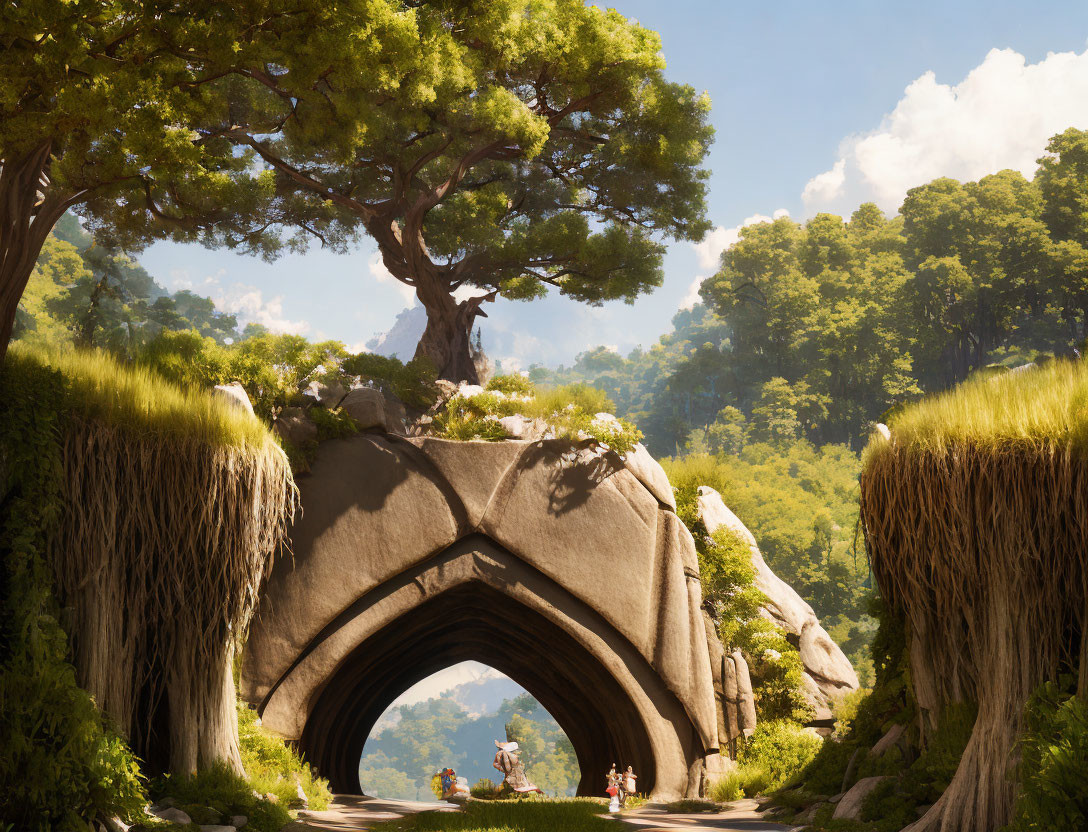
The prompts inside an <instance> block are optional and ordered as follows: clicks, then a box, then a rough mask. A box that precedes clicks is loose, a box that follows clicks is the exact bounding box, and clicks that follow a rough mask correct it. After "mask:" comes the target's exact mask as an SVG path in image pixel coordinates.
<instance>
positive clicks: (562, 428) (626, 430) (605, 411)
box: [433, 376, 642, 456]
mask: <svg viewBox="0 0 1088 832" xmlns="http://www.w3.org/2000/svg"><path fill="white" fill-rule="evenodd" d="M510 378H511V377H509V376H503V377H500V379H502V380H500V381H499V383H498V384H497V385H496V386H495V387H491V386H490V385H489V386H488V388H487V389H482V388H480V387H475V386H466V387H462V388H461V389H460V391H459V392H458V393H456V394H454V395H453V396H451V397H450V398H449V399H448V400H447V401H446V402H445V404H444V405H443V406H442V408H441V409H440V410H439V412H438V413H437V414H436V415H435V417H434V425H433V429H434V432H435V434H436V435H437V436H441V437H443V438H445V439H457V440H461V441H468V440H485V441H489V442H495V441H499V440H502V439H506V438H508V437H509V436H510V434H509V433H508V432H507V431H506V429H505V428H503V426H502V425H501V424H500V423H499V420H500V419H501V418H502V417H504V416H513V415H521V416H524V417H526V418H528V419H541V420H543V421H544V422H545V423H546V425H547V427H548V431H549V434H550V435H551V436H553V437H555V438H560V439H567V440H569V441H571V442H576V443H585V442H589V443H591V444H593V445H594V446H596V447H597V448H600V449H602V450H611V451H614V452H615V453H617V454H620V455H621V456H622V455H623V454H626V453H627V452H628V451H630V450H631V449H633V448H634V446H635V445H636V444H637V443H638V441H639V440H640V439H641V438H642V434H641V433H640V432H639V430H638V429H637V428H636V427H635V426H634V425H633V424H631V423H630V422H628V421H627V420H625V419H616V418H614V417H613V416H611V415H610V412H609V411H610V410H611V409H612V402H611V401H609V399H608V396H607V395H605V394H604V393H603V392H602V391H600V390H596V389H594V388H592V387H589V386H588V385H585V384H571V385H566V386H563V387H558V388H554V389H548V390H537V389H536V388H535V387H534V386H533V385H532V383H531V382H528V381H521V382H515V381H511V380H509V379H510ZM506 389H508V390H510V391H511V392H505V390H506ZM524 391H527V392H524Z"/></svg>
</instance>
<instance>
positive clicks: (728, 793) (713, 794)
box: [706, 766, 744, 803]
mask: <svg viewBox="0 0 1088 832" xmlns="http://www.w3.org/2000/svg"><path fill="white" fill-rule="evenodd" d="M706 793H707V797H709V798H710V799H711V800H713V801H715V802H716V803H732V802H733V801H734V800H740V799H741V798H742V797H744V783H743V775H742V773H741V770H740V767H739V766H738V767H737V768H734V769H733V770H732V771H730V772H729V773H727V774H726V775H725V776H724V777H722V778H720V779H718V780H714V781H712V782H711V783H710V785H709V786H708V787H707V792H706Z"/></svg>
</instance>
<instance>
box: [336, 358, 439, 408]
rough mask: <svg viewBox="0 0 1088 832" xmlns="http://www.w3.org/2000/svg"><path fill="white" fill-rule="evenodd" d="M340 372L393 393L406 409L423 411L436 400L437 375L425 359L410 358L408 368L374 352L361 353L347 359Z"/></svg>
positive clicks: (399, 362)
mask: <svg viewBox="0 0 1088 832" xmlns="http://www.w3.org/2000/svg"><path fill="white" fill-rule="evenodd" d="M341 370H342V371H343V372H344V373H346V374H347V375H349V376H358V377H359V379H360V380H361V381H364V382H372V383H374V384H375V385H376V386H377V387H378V388H380V389H381V390H383V391H384V392H388V393H392V394H393V395H395V396H396V397H397V398H398V399H400V400H401V401H402V402H404V403H405V404H406V405H408V406H409V407H416V408H419V409H421V410H425V409H427V408H428V407H430V406H431V405H432V404H434V402H435V399H437V398H438V389H437V388H436V387H435V385H434V382H435V379H436V378H437V377H438V372H437V370H435V368H434V365H433V364H432V363H431V362H430V361H429V360H428V359H426V358H413V359H412V360H411V361H409V362H408V363H407V364H405V363H404V362H402V361H400V360H399V359H397V358H395V357H394V358H387V357H386V356H384V355H378V354H377V353H373V352H361V353H359V354H358V355H353V356H351V357H350V358H348V359H346V360H345V361H344V362H343V364H342V365H341Z"/></svg>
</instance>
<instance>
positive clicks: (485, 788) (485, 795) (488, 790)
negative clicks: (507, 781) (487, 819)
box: [469, 777, 498, 800]
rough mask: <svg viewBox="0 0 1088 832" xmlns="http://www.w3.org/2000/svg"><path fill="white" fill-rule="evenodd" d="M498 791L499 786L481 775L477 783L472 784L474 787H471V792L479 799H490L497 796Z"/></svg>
mask: <svg viewBox="0 0 1088 832" xmlns="http://www.w3.org/2000/svg"><path fill="white" fill-rule="evenodd" d="M497 792H498V786H496V785H495V784H494V782H492V781H491V780H489V779H488V778H486V777H481V778H480V779H479V780H477V781H476V782H475V783H473V784H472V788H471V789H469V794H471V795H472V796H473V797H475V798H477V799H478V800H489V799H491V798H494V797H495V794H496V793H497Z"/></svg>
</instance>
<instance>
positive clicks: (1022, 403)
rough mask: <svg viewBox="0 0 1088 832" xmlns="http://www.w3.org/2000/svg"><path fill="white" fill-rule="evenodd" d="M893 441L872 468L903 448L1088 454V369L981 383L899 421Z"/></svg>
mask: <svg viewBox="0 0 1088 832" xmlns="http://www.w3.org/2000/svg"><path fill="white" fill-rule="evenodd" d="M889 421H890V425H889V427H890V428H891V431H892V442H891V443H889V442H886V441H884V440H882V439H876V440H875V441H873V442H871V443H870V445H869V447H868V449H867V450H866V458H865V462H866V464H868V463H869V461H870V460H871V459H872V458H873V457H874V456H877V455H880V454H882V453H886V452H887V451H888V450H889V449H890V448H891V447H893V446H899V447H903V448H909V449H911V450H920V451H929V452H931V453H934V454H946V453H949V452H950V451H952V450H953V449H954V448H957V447H961V446H963V445H965V444H970V445H972V446H973V447H974V448H977V449H981V448H986V449H989V450H992V451H1000V450H1002V449H1003V448H1008V447H1010V446H1015V447H1017V448H1020V449H1026V450H1042V449H1045V448H1069V449H1070V450H1076V451H1082V452H1083V451H1085V450H1088V362H1086V361H1052V362H1050V363H1049V364H1046V365H1044V366H1041V367H1036V368H1033V369H1030V370H1026V371H1023V372H1016V373H1002V374H1000V375H989V376H980V377H978V378H975V379H972V380H970V381H967V382H965V383H963V384H961V385H959V386H958V387H956V388H954V389H953V390H949V391H947V392H945V393H940V394H937V395H933V396H929V397H927V398H925V399H922V400H921V401H920V402H918V403H916V404H914V405H913V406H911V407H909V408H906V409H904V410H902V411H901V412H899V413H898V414H896V415H895V416H893V417H892V418H891V419H890V420H889Z"/></svg>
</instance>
